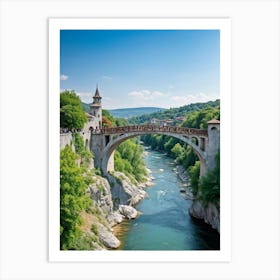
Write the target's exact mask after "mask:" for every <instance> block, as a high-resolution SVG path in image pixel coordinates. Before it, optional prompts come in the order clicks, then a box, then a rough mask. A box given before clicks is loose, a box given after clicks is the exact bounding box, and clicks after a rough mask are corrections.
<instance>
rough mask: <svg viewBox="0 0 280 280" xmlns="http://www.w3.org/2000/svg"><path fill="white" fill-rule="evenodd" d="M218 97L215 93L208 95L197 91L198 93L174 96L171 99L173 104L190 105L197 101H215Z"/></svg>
mask: <svg viewBox="0 0 280 280" xmlns="http://www.w3.org/2000/svg"><path fill="white" fill-rule="evenodd" d="M217 98H218V97H217V96H213V95H207V94H205V93H203V92H200V93H196V94H189V95H186V96H172V97H171V98H170V100H171V101H172V103H173V104H176V105H177V104H178V105H188V104H191V103H197V102H207V101H214V100H216V99H217Z"/></svg>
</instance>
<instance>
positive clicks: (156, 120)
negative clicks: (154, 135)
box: [150, 118, 158, 124]
mask: <svg viewBox="0 0 280 280" xmlns="http://www.w3.org/2000/svg"><path fill="white" fill-rule="evenodd" d="M150 124H158V119H154V118H153V119H151V120H150Z"/></svg>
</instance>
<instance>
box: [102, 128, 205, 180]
mask: <svg viewBox="0 0 280 280" xmlns="http://www.w3.org/2000/svg"><path fill="white" fill-rule="evenodd" d="M180 129H181V130H180ZM180 129H178V128H177V127H176V128H175V127H173V128H172V129H171V128H170V127H169V128H166V127H165V128H164V129H163V128H156V127H151V126H146V127H141V128H139V126H138V127H137V128H136V129H133V127H130V128H129V129H124V128H114V129H108V128H106V129H103V130H102V131H101V133H102V134H103V144H104V148H103V151H102V156H101V158H100V159H101V162H100V168H101V169H102V171H103V172H104V174H106V173H107V172H108V171H109V170H112V167H113V158H112V157H113V152H114V151H115V149H116V148H117V147H118V146H119V145H120V144H121V143H123V142H124V141H126V140H128V139H131V138H134V137H137V136H141V135H146V134H158V135H166V136H171V137H174V138H177V139H179V140H181V141H183V142H184V143H186V144H188V145H189V146H191V147H192V149H193V150H194V152H195V153H196V155H197V156H198V158H199V160H200V174H201V175H204V174H205V173H206V169H207V168H206V151H205V142H206V140H207V133H206V131H205V130H196V129H184V128H180ZM106 132H107V133H106ZM193 138H194V139H196V141H193ZM109 166H110V168H108V167H109Z"/></svg>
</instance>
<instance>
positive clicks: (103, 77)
mask: <svg viewBox="0 0 280 280" xmlns="http://www.w3.org/2000/svg"><path fill="white" fill-rule="evenodd" d="M101 78H102V79H103V80H112V79H113V78H112V77H110V76H105V75H104V76H102V77H101Z"/></svg>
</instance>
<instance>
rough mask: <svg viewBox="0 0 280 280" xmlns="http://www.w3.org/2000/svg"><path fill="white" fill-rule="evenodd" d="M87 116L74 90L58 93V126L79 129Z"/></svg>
mask: <svg viewBox="0 0 280 280" xmlns="http://www.w3.org/2000/svg"><path fill="white" fill-rule="evenodd" d="M86 121H87V117H86V115H85V112H84V111H83V108H82V103H81V100H80V98H79V97H78V96H77V95H76V94H75V92H74V91H64V92H61V93H60V127H62V128H68V129H70V130H72V129H81V128H83V127H84V125H85V123H86Z"/></svg>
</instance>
